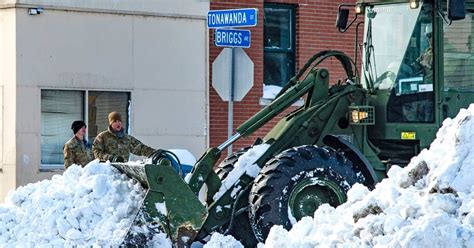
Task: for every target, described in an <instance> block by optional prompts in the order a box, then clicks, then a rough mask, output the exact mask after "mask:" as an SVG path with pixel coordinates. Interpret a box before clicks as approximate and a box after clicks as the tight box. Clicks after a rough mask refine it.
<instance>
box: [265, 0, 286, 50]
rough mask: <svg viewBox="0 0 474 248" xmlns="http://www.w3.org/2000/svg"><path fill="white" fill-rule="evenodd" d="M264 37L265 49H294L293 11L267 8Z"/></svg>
mask: <svg viewBox="0 0 474 248" xmlns="http://www.w3.org/2000/svg"><path fill="white" fill-rule="evenodd" d="M264 12H265V17H264V36H265V41H264V42H265V43H264V44H265V48H277V49H285V50H291V49H292V42H291V41H292V32H293V31H292V30H291V24H292V15H291V13H292V9H290V8H282V7H271V6H266V7H265V11H264Z"/></svg>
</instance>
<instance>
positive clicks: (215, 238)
mask: <svg viewBox="0 0 474 248" xmlns="http://www.w3.org/2000/svg"><path fill="white" fill-rule="evenodd" d="M204 247H205V248H223V247H226V248H244V246H243V245H242V244H241V243H240V242H239V241H237V240H236V239H235V238H234V237H232V236H230V235H227V236H224V235H223V234H220V233H214V234H213V235H212V236H211V240H209V242H207V243H206V245H204Z"/></svg>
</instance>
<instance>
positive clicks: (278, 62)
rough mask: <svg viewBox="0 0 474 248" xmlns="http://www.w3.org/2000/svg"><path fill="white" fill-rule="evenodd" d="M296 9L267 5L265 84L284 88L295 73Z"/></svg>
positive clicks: (265, 12)
mask: <svg viewBox="0 0 474 248" xmlns="http://www.w3.org/2000/svg"><path fill="white" fill-rule="evenodd" d="M294 21H295V20H294V7H293V6H292V5H288V4H286V5H285V4H265V10H264V46H265V50H264V82H263V83H264V84H265V85H277V86H284V85H285V84H286V83H287V82H288V81H289V79H290V78H291V77H292V76H293V75H294V73H295V69H294V68H295V47H294V40H295V37H294Z"/></svg>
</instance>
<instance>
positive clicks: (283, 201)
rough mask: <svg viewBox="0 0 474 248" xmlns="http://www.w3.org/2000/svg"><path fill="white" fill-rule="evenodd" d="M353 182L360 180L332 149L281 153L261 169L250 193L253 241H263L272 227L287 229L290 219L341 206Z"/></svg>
mask: <svg viewBox="0 0 474 248" xmlns="http://www.w3.org/2000/svg"><path fill="white" fill-rule="evenodd" d="M357 182H359V183H362V179H360V178H358V177H357V176H356V173H355V172H354V171H353V170H352V162H351V161H349V160H347V159H346V158H345V157H344V156H343V155H341V154H340V153H338V152H336V151H335V150H334V149H332V148H329V147H324V148H321V147H316V146H300V147H295V148H291V149H288V150H286V151H283V152H282V153H280V154H279V155H278V156H277V157H276V158H273V159H272V160H270V161H268V163H267V164H266V165H265V166H264V167H263V168H262V170H261V171H260V173H259V175H258V176H257V178H256V179H255V181H254V184H253V185H252V189H251V191H250V196H249V202H250V221H251V225H252V229H253V232H254V234H255V236H256V238H257V239H258V240H259V241H264V240H265V239H266V238H267V235H268V232H269V231H270V228H271V227H272V226H273V225H282V226H283V227H284V228H286V229H290V228H291V227H292V223H291V220H290V218H291V219H293V220H294V221H298V220H300V219H301V218H303V217H304V216H313V214H314V212H315V210H316V209H317V208H318V207H319V206H320V205H322V204H324V203H328V204H329V205H331V206H334V207H335V206H338V205H340V204H342V203H343V202H345V201H346V196H347V191H348V190H349V189H350V187H351V186H352V185H353V184H355V183H357ZM290 213H291V215H290ZM290 216H291V217H290Z"/></svg>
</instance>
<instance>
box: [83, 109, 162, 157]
mask: <svg viewBox="0 0 474 248" xmlns="http://www.w3.org/2000/svg"><path fill="white" fill-rule="evenodd" d="M108 119H109V127H108V130H106V131H103V132H101V133H100V134H99V135H97V137H96V138H95V140H94V143H93V145H92V151H93V152H94V156H95V158H97V159H99V160H100V161H107V160H109V161H110V162H127V161H128V158H129V156H130V153H132V154H135V155H138V156H150V155H151V154H152V153H154V152H155V149H153V148H151V147H149V146H146V145H144V144H143V143H142V142H140V141H139V140H138V139H136V138H135V137H133V136H131V135H128V134H126V133H125V131H124V129H123V124H122V116H121V115H120V113H118V112H111V113H110V114H109V116H108Z"/></svg>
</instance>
